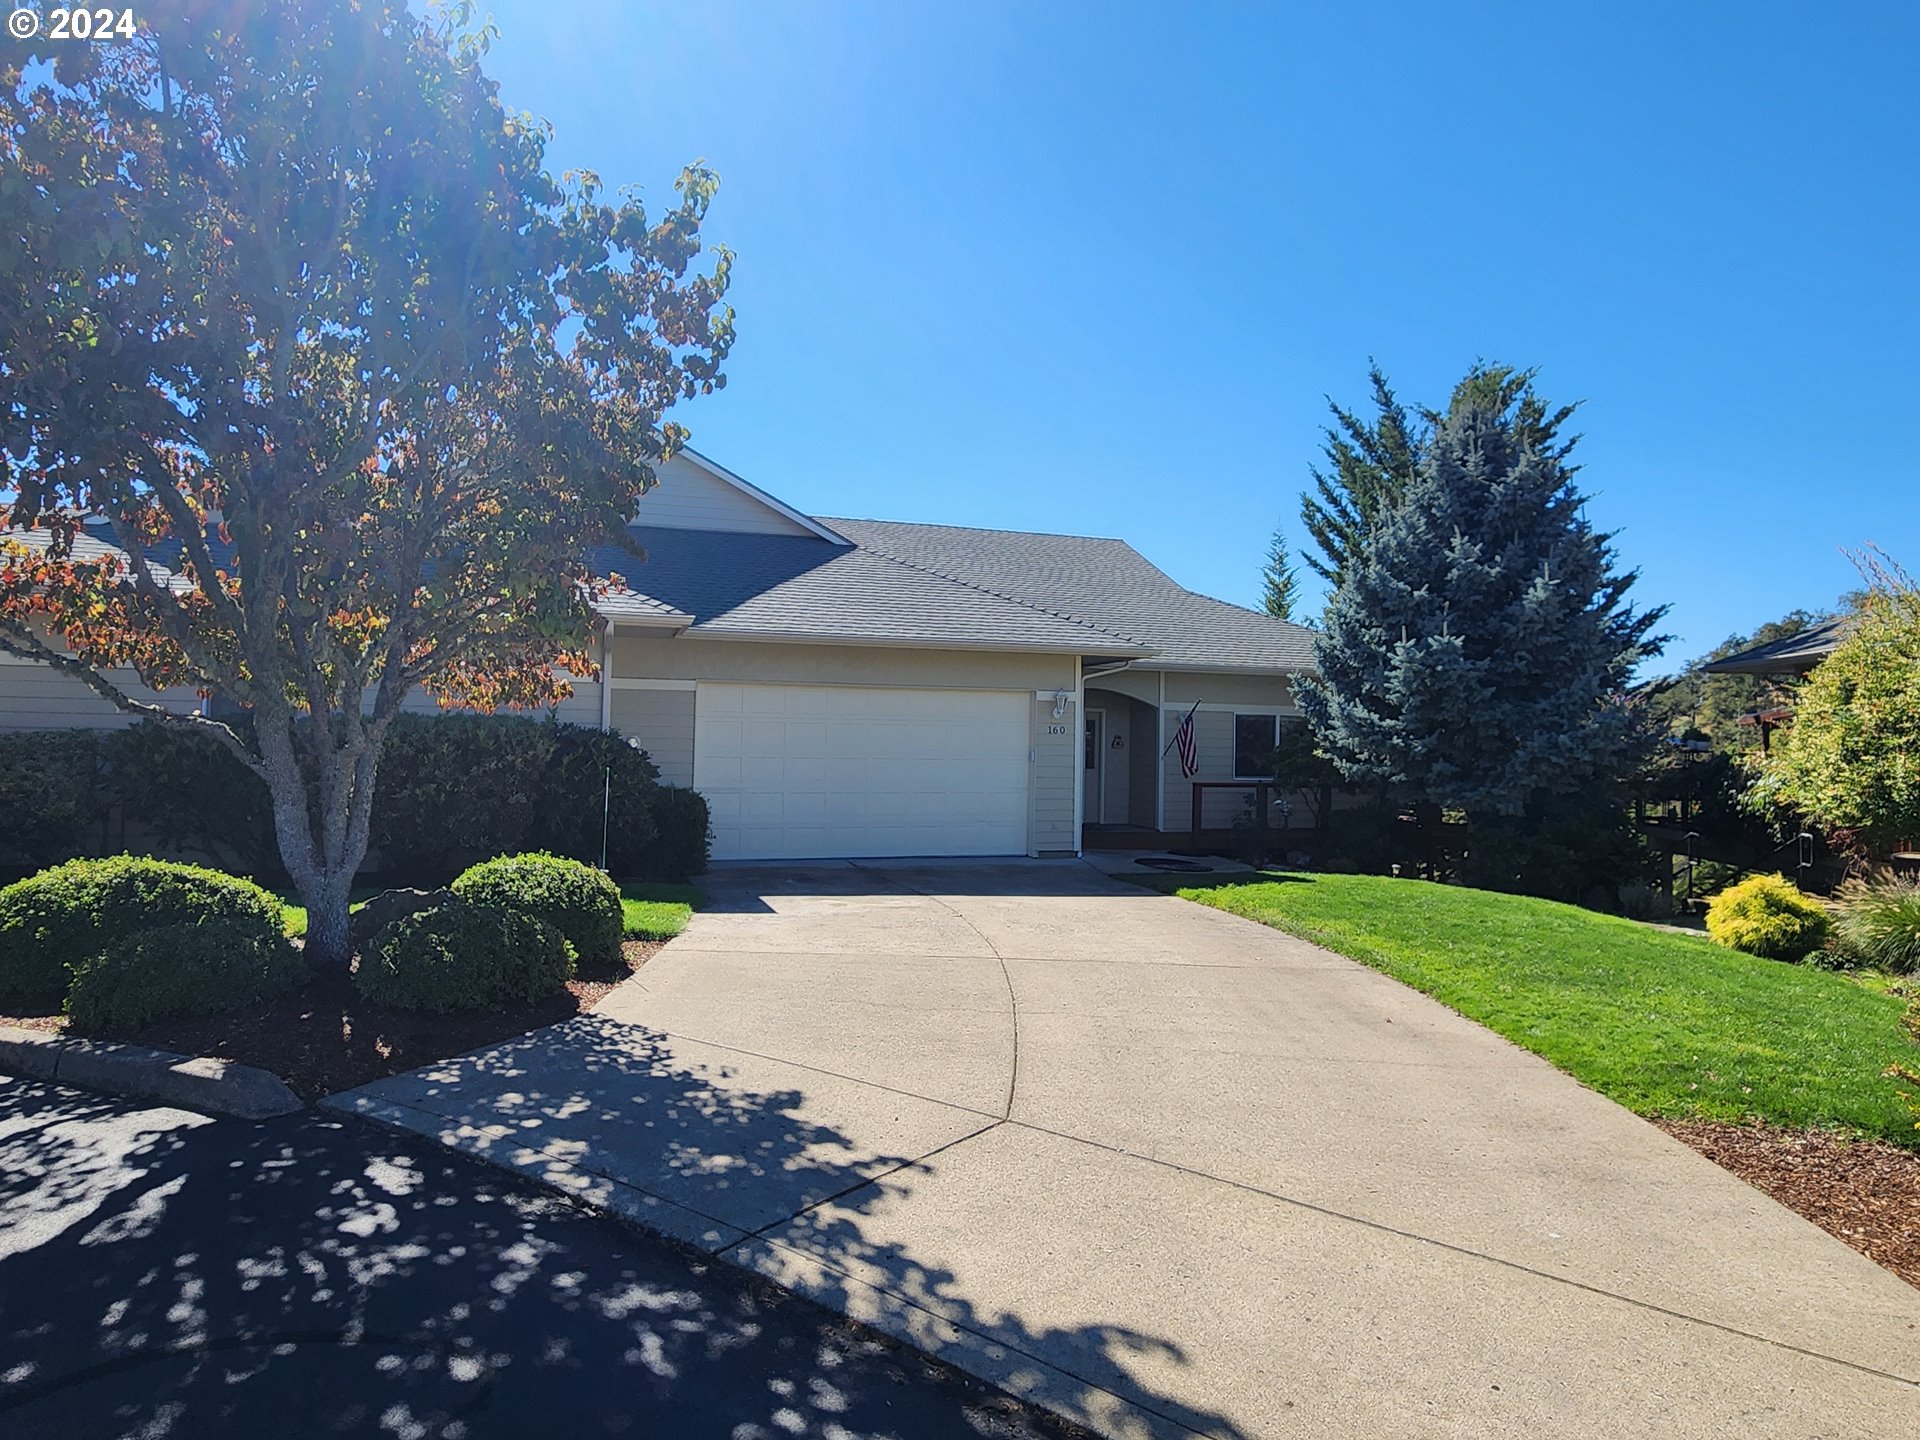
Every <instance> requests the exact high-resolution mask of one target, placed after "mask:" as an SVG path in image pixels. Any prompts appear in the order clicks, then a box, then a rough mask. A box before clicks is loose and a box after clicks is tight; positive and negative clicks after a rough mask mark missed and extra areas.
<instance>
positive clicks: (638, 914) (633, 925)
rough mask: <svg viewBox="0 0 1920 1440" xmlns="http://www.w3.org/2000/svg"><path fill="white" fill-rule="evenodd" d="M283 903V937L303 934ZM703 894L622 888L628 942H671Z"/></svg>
mask: <svg viewBox="0 0 1920 1440" xmlns="http://www.w3.org/2000/svg"><path fill="white" fill-rule="evenodd" d="M379 893H380V891H379V889H378V888H370V889H369V888H357V889H355V890H354V892H353V905H354V908H355V909H358V908H359V907H360V904H361V902H362V901H365V900H370V899H372V898H373V897H374V896H375V895H378V894H379ZM281 899H282V900H284V901H285V902H286V910H285V916H286V918H285V921H284V923H285V925H286V929H287V934H289V935H304V934H306V933H307V912H306V908H305V907H304V906H303V905H301V904H300V903H299V898H298V897H297V896H295V895H294V894H293V893H292V892H291V891H288V892H286V893H285V894H283V895H282V896H281ZM706 899H707V896H706V892H705V891H704V890H701V889H699V888H698V887H696V886H693V885H622V886H621V887H620V909H621V910H622V912H624V914H625V918H626V926H625V933H626V937H627V939H629V940H671V939H672V938H673V937H674V936H676V935H678V934H679V933H680V932H681V931H682V930H684V929H686V928H687V921H688V920H690V919H691V918H692V917H693V912H694V911H695V910H697V909H699V908H700V907H701V906H702V905H704V904H705V903H706Z"/></svg>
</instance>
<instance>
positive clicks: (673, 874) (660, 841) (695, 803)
mask: <svg viewBox="0 0 1920 1440" xmlns="http://www.w3.org/2000/svg"><path fill="white" fill-rule="evenodd" d="M653 824H654V828H655V830H656V831H657V832H658V835H657V838H656V839H655V840H654V846H653V854H652V856H651V857H650V863H649V864H648V865H646V866H643V867H641V868H639V869H636V870H634V871H632V872H631V873H632V874H633V876H634V877H635V878H642V877H644V878H646V879H649V880H671V881H674V882H676V883H679V884H685V883H686V882H687V881H689V880H691V879H692V878H693V877H694V876H696V875H699V874H701V873H703V872H704V871H705V870H706V868H707V860H708V857H709V856H710V855H711V854H712V851H713V827H712V825H711V823H710V821H709V819H708V816H707V797H706V796H704V795H702V794H701V793H700V792H699V791H698V790H683V789H681V788H679V787H678V786H674V785H656V786H655V787H654V790H653ZM615 873H616V874H623V873H627V872H624V871H619V870H616V871H615Z"/></svg>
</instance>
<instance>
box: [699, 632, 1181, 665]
mask: <svg viewBox="0 0 1920 1440" xmlns="http://www.w3.org/2000/svg"><path fill="white" fill-rule="evenodd" d="M684 633H685V634H686V636H687V637H688V638H689V639H700V640H754V641H763V642H767V643H771V644H782V645H858V646H863V647H867V648H874V649H883V650H995V651H1006V652H1009V653H1013V654H1025V655H1102V656H1110V657H1112V658H1114V659H1125V660H1142V659H1146V658H1147V657H1149V656H1151V655H1153V654H1154V653H1155V652H1154V651H1152V650H1149V649H1147V648H1145V647H1143V646H1128V645H1116V644H1114V643H1113V642H1111V641H1109V640H1104V639H1101V638H1100V637H1098V636H1089V637H1088V640H1087V642H1086V643H1085V644H1080V645H1064V644H1057V643H1053V642H1050V641H1027V640H994V639H967V640H946V639H935V638H933V637H931V636H880V635H834V634H820V633H818V632H813V631H798V630H757V629H744V628H741V627H738V626H727V627H726V628H724V629H710V628H708V627H707V626H704V625H693V626H690V627H688V628H687V630H686V631H685V632H684Z"/></svg>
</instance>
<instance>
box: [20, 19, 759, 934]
mask: <svg viewBox="0 0 1920 1440" xmlns="http://www.w3.org/2000/svg"><path fill="white" fill-rule="evenodd" d="M140 22H141V27H142V30H141V34H140V35H139V37H138V38H136V39H135V40H132V41H125V42H116V43H113V44H99V45H60V46H52V45H49V46H47V47H45V52H44V53H43V54H39V55H36V54H34V53H33V52H32V50H31V47H27V46H21V47H15V48H14V49H12V50H11V51H9V52H7V53H6V54H5V56H4V58H0V451H3V452H4V463H5V466H6V475H5V480H4V488H0V526H4V529H0V650H4V651H6V652H8V653H10V654H13V655H16V656H23V657H27V658H29V659H33V660H37V661H41V662H43V663H45V664H47V665H50V666H53V667H55V668H57V669H59V670H61V671H63V672H66V673H68V674H70V675H73V676H76V677H77V678H79V679H80V680H82V681H84V682H85V683H86V684H88V685H90V686H91V687H92V688H93V689H94V690H96V691H97V692H99V693H100V694H102V695H104V696H106V697H107V698H108V699H109V700H111V701H113V702H114V703H115V704H116V705H119V706H120V707H121V708H123V709H125V710H128V711H132V712H135V713H139V714H148V715H153V716H155V717H156V718H159V719H162V720H164V721H165V722H166V723H169V724H174V725H182V726H191V727H196V728H199V729H201V730H204V731H206V732H207V733H209V734H211V735H213V736H215V737H217V738H218V739H219V740H220V741H221V743H223V744H225V745H227V746H228V747H229V748H230V749H232V750H233V751H234V753H235V754H237V755H238V756H239V757H240V758H241V759H242V760H243V761H244V762H245V763H246V764H247V766H248V767H249V768H251V769H252V770H253V771H254V772H255V773H256V774H258V775H259V776H260V777H261V778H262V779H263V780H264V781H265V782H266V785H267V787H268V789H269V792H270V793H271V795H272V799H273V812H274V823H275V831H276V835H277V839H278V844H279V849H280V854H281V857H282V859H283V860H284V862H285V864H286V867H287V870H288V871H289V873H290V874H291V876H292V878H293V881H294V884H295V885H296V887H297V888H298V890H299V892H300V895H301V898H302V899H303V900H304V902H305V903H306V905H307V908H308V912H309V929H308V939H307V946H308V952H309V954H310V956H311V957H312V958H314V959H315V960H316V961H317V962H322V963H335V964H339V963H344V962H345V960H346V958H347V897H348V891H349V887H350V885H351V882H352V877H353V874H354V872H355V870H356V869H357V868H358V867H359V865H360V863H361V861H362V859H363V858H364V856H365V853H366V849H367V834H368V817H369V811H370V808H371V805H372V800H373V790H374V781H375V775H376V772H377V769H378V766H379V762H380V753H381V746H382V742H383V739H384V737H385V735H386V732H387V729H388V727H389V726H390V725H391V723H392V721H393V719H394V717H395V715H396V714H398V713H399V710H400V707H401V704H402V702H403V701H404V700H405V698H406V697H407V696H408V694H409V693H411V692H414V691H416V690H424V691H425V692H427V693H429V694H432V695H433V696H435V697H437V698H438V699H440V700H441V701H442V702H443V703H448V704H460V705H464V706H471V707H475V708H479V709H491V708H494V707H497V706H506V705H537V704H542V703H546V702H548V701H550V700H552V699H554V698H556V696H558V695H560V694H564V693H565V687H566V683H567V682H566V678H565V677H566V675H567V674H573V675H576V676H577V675H583V674H588V673H591V669H592V666H591V661H590V658H589V650H588V641H589V636H590V627H591V624H592V616H593V612H592V601H593V598H594V594H595V591H596V587H601V586H604V585H606V584H609V583H612V584H618V583H619V582H618V580H617V578H616V579H614V580H612V581H608V580H607V579H605V578H599V579H596V578H595V576H594V575H593V574H592V572H591V571H590V569H589V567H588V564H587V557H588V554H589V552H590V550H591V549H592V548H593V547H595V546H600V545H607V544H622V543H627V542H626V537H627V530H626V524H627V521H628V520H629V519H630V517H631V516H632V514H633V513H634V507H635V503H636V502H637V501H638V500H639V499H640V497H641V495H642V494H643V493H644V491H645V490H646V489H647V488H648V487H649V486H650V485H651V484H652V482H653V477H654V469H655V467H656V466H657V465H659V464H660V463H661V461H662V460H663V459H664V458H665V457H667V456H668V455H670V454H671V453H672V452H673V450H674V449H675V447H676V446H678V445H679V444H680V443H681V442H682V440H683V438H684V432H683V431H682V430H681V429H680V428H679V427H678V426H676V425H674V424H672V423H670V422H668V421H666V420H665V419H664V416H665V414H666V412H667V410H668V409H669V407H671V406H672V405H673V404H674V403H675V402H676V401H678V400H682V399H685V398H688V397H691V396H694V395H697V394H701V393H704V392H708V391H711V390H713V389H714V388H716V387H718V386H720V385H721V384H723V383H724V377H723V375H722V373H721V368H720V367H721V365H722V363H723V361H724V359H725V357H726V354H727V352H728V349H729V347H730V345H731V342H732V338H733V314H732V310H731V309H730V308H729V307H728V306H727V305H726V303H725V295H726V291H727V281H728V268H729V262H730V259H731V257H730V256H729V254H728V252H727V251H726V250H725V249H724V248H719V247H708V246H706V245H704V244H703V241H702V237H701V230H702V225H703V222H704V220H705V217H706V213H707V207H708V204H709V202H710V200H711V199H712V196H713V193H714V188H715V179H714V177H713V175H712V174H711V173H709V172H708V171H706V170H704V169H701V168H693V169H689V170H687V171H685V172H684V173H683V174H682V175H681V177H680V179H679V181H678V183H677V185H676V198H675V199H674V201H673V202H672V203H671V204H668V205H666V206H664V207H662V208H659V209H657V210H649V208H647V207H646V206H643V204H642V203H641V201H640V200H639V199H638V198H637V197H635V196H631V195H621V196H617V197H609V196H608V195H606V194H605V193H604V192H603V191H602V189H601V187H600V185H599V182H598V181H597V180H596V179H595V177H593V176H591V175H568V176H566V177H562V178H556V177H554V176H553V175H551V174H550V173H548V171H547V169H546V167H545V163H544V154H545V148H546V141H547V134H546V131H545V129H544V127H543V126H541V125H540V124H538V123H536V122H534V121H532V120H529V119H527V118H525V117H522V116H517V115H514V114H511V113H509V112H508V111H507V110H506V109H505V108H504V107H503V106H502V105H501V103H500V100H499V97H498V94H497V91H496V87H495V85H494V83H493V82H492V81H491V80H489V79H488V78H487V75H486V73H485V71H484V68H483V61H484V57H485V53H486V48H487V44H488V42H489V40H490V39H491V33H490V31H489V30H488V29H486V28H484V27H476V26H475V25H474V24H473V22H472V19H471V12H470V10H469V9H468V8H467V7H465V6H457V7H454V8H453V9H452V10H450V11H447V12H441V13H436V14H430V15H428V16H426V17H424V18H423V17H421V16H417V15H414V14H411V13H409V12H408V10H407V9H406V8H405V7H404V6H403V5H401V4H399V3H392V0H363V3H359V4H349V3H345V0H299V3H288V4H274V5H258V4H248V3H240V0H149V3H148V4H147V5H145V6H143V7H142V9H141V14H140ZM134 557H137V558H134ZM127 667H131V668H132V669H133V670H134V671H135V672H136V673H137V674H138V675H139V677H140V679H141V681H142V682H144V684H145V685H147V686H151V687H154V688H169V687H174V686H186V687H191V688H192V689H194V690H197V691H199V692H201V693H203V694H206V695H208V696H212V697H217V698H218V699H219V700H220V701H223V702H225V703H224V704H220V705H214V706H209V707H206V708H207V710H208V712H209V713H207V714H195V715H184V714H179V713H175V712H174V711H171V710H161V709H159V708H158V707H154V706H151V705H149V704H143V703H142V701H141V700H140V699H138V698H137V697H136V696H135V695H133V694H129V693H127V688H126V687H124V686H123V685H122V684H120V683H119V681H118V680H117V678H116V677H117V676H118V675H119V674H122V673H124V671H125V669H126V668H127Z"/></svg>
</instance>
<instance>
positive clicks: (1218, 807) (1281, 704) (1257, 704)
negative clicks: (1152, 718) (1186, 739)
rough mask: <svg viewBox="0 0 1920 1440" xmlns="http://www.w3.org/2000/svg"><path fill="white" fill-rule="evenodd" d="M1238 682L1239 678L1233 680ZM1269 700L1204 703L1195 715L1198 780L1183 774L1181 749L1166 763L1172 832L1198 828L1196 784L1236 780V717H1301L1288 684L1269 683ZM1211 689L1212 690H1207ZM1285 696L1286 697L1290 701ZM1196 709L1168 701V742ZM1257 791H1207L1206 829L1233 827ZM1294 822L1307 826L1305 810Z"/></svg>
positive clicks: (1203, 816) (1203, 823) (1168, 826)
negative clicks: (1234, 724) (1195, 799)
mask: <svg viewBox="0 0 1920 1440" xmlns="http://www.w3.org/2000/svg"><path fill="white" fill-rule="evenodd" d="M1232 678H1237V677H1232ZM1264 683H1265V684H1266V698H1264V699H1257V698H1250V699H1248V700H1246V701H1243V702H1240V703H1237V704H1230V703H1226V702H1224V701H1211V700H1209V701H1203V702H1202V703H1201V706H1200V709H1199V711H1198V712H1197V713H1196V714H1195V715H1194V738H1195V740H1196V742H1197V744H1198V746H1199V752H1200V753H1199V759H1200V770H1199V773H1198V774H1196V775H1195V776H1194V777H1193V779H1192V780H1189V779H1188V778H1187V777H1185V776H1184V775H1182V774H1181V773H1180V756H1179V752H1178V751H1177V750H1176V749H1173V748H1169V749H1168V751H1167V754H1166V756H1165V757H1164V759H1163V760H1162V762H1161V770H1162V772H1163V773H1164V774H1165V776H1166V785H1167V823H1166V827H1165V828H1166V829H1167V830H1169V831H1175V830H1185V829H1187V828H1188V826H1190V825H1191V824H1192V823H1193V783H1194V781H1214V780H1233V779H1236V778H1237V777H1236V776H1235V775H1234V773H1233V717H1234V716H1235V715H1236V714H1263V715H1294V714H1298V713H1299V712H1298V711H1297V709H1296V708H1295V707H1294V706H1293V705H1292V703H1291V698H1292V697H1291V696H1290V695H1287V691H1286V684H1285V682H1284V681H1279V680H1276V681H1268V682H1264ZM1167 688H1168V691H1169V692H1171V691H1172V688H1173V686H1172V677H1171V676H1169V677H1168V687H1167ZM1207 688H1211V687H1207ZM1279 697H1285V698H1284V699H1282V698H1279ZM1192 704H1193V701H1191V700H1189V701H1188V702H1187V704H1185V705H1176V704H1174V703H1173V702H1172V700H1171V699H1169V700H1168V703H1167V709H1166V722H1165V723H1166V733H1167V738H1168V739H1169V740H1171V739H1172V738H1173V732H1174V729H1175V727H1177V726H1178V725H1179V724H1180V721H1181V720H1182V719H1183V718H1184V717H1185V715H1186V713H1187V710H1188V708H1189V707H1190V706H1191V705H1192ZM1252 794H1253V791H1252V790H1251V788H1248V789H1242V790H1207V791H1203V792H1202V796H1203V798H1202V801H1201V803H1202V806H1203V809H1202V811H1201V828H1203V829H1208V830H1212V829H1224V828H1226V827H1227V826H1229V825H1231V824H1232V823H1233V820H1234V817H1235V816H1236V815H1238V814H1240V812H1241V811H1242V810H1243V809H1244V808H1245V806H1246V803H1247V801H1248V799H1249V798H1251V796H1252ZM1294 823H1295V824H1297V825H1304V824H1306V823H1307V821H1306V817H1305V815H1304V814H1303V813H1302V807H1301V806H1300V805H1299V804H1298V803H1297V802H1296V804H1295V806H1294Z"/></svg>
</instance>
